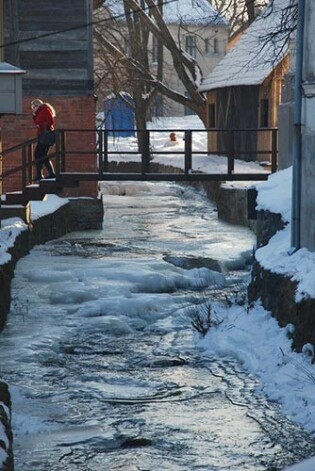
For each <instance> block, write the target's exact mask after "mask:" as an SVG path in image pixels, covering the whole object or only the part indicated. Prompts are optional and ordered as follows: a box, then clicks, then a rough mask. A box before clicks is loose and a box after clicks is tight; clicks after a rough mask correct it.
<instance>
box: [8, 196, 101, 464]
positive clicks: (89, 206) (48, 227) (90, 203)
mask: <svg viewBox="0 0 315 471" xmlns="http://www.w3.org/2000/svg"><path fill="white" fill-rule="evenodd" d="M103 216H104V207H103V201H102V199H101V198H100V199H93V198H79V199H70V201H69V203H68V204H65V205H64V206H61V207H60V208H59V209H58V210H57V211H55V212H54V213H52V214H49V215H47V216H44V217H41V218H40V219H37V220H35V221H34V222H33V223H32V225H31V226H29V228H28V229H27V230H25V231H23V232H21V234H20V235H19V236H18V237H17V238H16V240H15V243H14V246H13V247H12V248H10V249H9V253H10V254H11V260H10V261H9V262H8V263H6V264H4V265H1V266H0V330H2V329H3V327H4V326H5V322H6V319H7V314H8V312H9V309H10V303H11V280H12V278H13V276H14V268H15V265H16V263H17V261H18V260H19V259H20V258H21V257H24V256H25V255H26V254H27V253H28V252H29V251H30V250H31V249H32V248H33V247H34V246H35V245H37V244H44V243H45V242H47V241H49V240H53V239H56V238H58V237H61V236H62V235H64V234H66V233H69V232H73V231H77V230H80V231H81V230H86V229H101V228H102V225H103ZM1 403H3V404H4V406H2V405H1ZM10 411H11V400H10V395H9V391H8V387H7V385H6V384H5V383H3V382H1V381H0V426H1V424H2V425H3V427H4V430H5V433H6V435H7V437H8V442H9V446H7V445H6V444H5V443H4V442H2V441H1V440H0V447H2V448H3V449H4V450H5V451H6V452H7V453H8V459H7V461H6V463H5V465H4V467H2V470H1V471H14V463H13V461H14V460H13V455H12V432H11V418H10V414H11V412H10Z"/></svg>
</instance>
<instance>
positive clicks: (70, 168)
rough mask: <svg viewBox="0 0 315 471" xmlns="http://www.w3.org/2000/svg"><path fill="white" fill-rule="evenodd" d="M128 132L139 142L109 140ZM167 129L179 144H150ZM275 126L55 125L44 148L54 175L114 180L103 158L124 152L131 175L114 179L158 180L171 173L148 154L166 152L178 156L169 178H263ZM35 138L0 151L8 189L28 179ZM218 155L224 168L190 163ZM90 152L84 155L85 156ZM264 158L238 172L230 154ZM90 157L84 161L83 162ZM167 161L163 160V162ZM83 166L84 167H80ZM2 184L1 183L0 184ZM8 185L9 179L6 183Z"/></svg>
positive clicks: (271, 158)
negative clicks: (157, 169)
mask: <svg viewBox="0 0 315 471" xmlns="http://www.w3.org/2000/svg"><path fill="white" fill-rule="evenodd" d="M131 131H132V132H134V134H135V137H134V141H135V142H137V141H138V142H139V143H140V148H139V146H137V145H134V148H133V149H131V148H129V149H128V148H119V146H117V145H114V144H115V143H116V144H117V142H119V143H122V142H124V138H123V136H121V137H119V138H117V133H118V132H119V134H120V135H121V134H122V135H123V134H124V133H128V134H130V132H131ZM171 132H175V133H176V134H177V135H178V136H179V139H180V140H181V146H177V147H175V146H174V147H172V148H171V149H170V148H168V149H165V148H163V146H161V145H159V146H157V145H156V136H157V135H159V136H161V135H164V136H165V139H167V138H168V136H169V134H170V133H171ZM201 133H206V137H207V139H204V142H206V143H207V144H206V145H205V148H204V149H200V147H199V146H197V145H196V142H197V140H198V139H197V138H200V136H201V135H202V134H201ZM277 135H278V129H277V128H257V129H228V130H226V129H148V130H130V129H120V130H117V129H58V130H57V140H56V145H55V147H54V148H52V150H51V151H50V153H49V158H50V159H53V163H54V166H55V171H56V174H57V177H58V178H61V181H62V176H63V174H65V173H67V174H69V173H72V174H73V175H77V178H78V179H80V178H81V179H83V180H88V179H90V180H114V179H115V178H118V177H117V174H111V173H110V172H109V164H110V162H112V161H117V160H119V159H120V157H119V156H121V155H125V156H128V157H129V158H131V159H130V160H131V161H136V162H138V166H137V171H136V172H135V173H133V174H132V175H130V174H126V175H125V176H124V175H121V174H120V175H119V179H120V180H122V179H126V180H127V179H128V178H131V177H132V179H134V180H135V179H137V178H139V179H141V180H144V179H148V180H150V179H155V180H163V179H166V178H167V179H168V180H170V179H171V178H172V174H167V175H165V174H160V175H159V176H157V175H155V177H154V176H153V175H152V174H153V173H154V172H153V171H152V160H153V157H156V156H163V155H165V156H166V157H167V156H169V155H175V156H182V165H181V169H180V171H179V174H178V172H177V175H176V178H175V174H174V180H177V181H178V180H180V179H182V180H183V181H184V180H195V181H196V180H222V181H225V180H253V181H254V180H263V179H267V177H268V175H269V173H270V172H275V171H276V170H277V155H278V148H277ZM35 144H36V139H31V140H28V141H26V142H24V143H22V144H18V145H16V146H14V147H11V148H9V149H5V150H3V152H2V156H3V166H2V168H3V172H2V175H1V178H2V181H3V183H4V185H5V183H6V181H7V180H8V179H10V181H12V182H13V181H14V188H13V189H12V188H11V189H10V191H17V190H23V189H24V188H25V186H26V185H28V184H30V183H31V182H32V180H33V168H34V159H33V154H34V147H35ZM200 155H204V156H212V155H217V156H222V157H225V159H226V160H225V161H226V172H224V173H221V174H217V173H215V171H214V172H213V173H206V174H205V173H204V172H202V171H200V170H199V171H197V170H195V169H194V159H195V157H196V156H200ZM12 156H13V158H12ZM86 156H90V157H89V159H85V157H86ZM236 159H239V160H246V161H255V160H256V161H264V162H265V163H268V166H269V169H270V170H269V171H266V170H263V169H262V171H261V172H257V173H248V174H247V173H244V174H238V173H236V172H235V160H236ZM85 161H86V162H87V161H89V162H90V163H89V164H87V165H86V166H84V165H82V164H83V163H84V162H85ZM167 164H168V162H167V163H166V165H167ZM82 168H84V170H82ZM5 186H6V185H5ZM10 186H11V187H12V185H10Z"/></svg>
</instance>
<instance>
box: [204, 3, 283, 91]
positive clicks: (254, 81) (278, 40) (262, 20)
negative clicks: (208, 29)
mask: <svg viewBox="0 0 315 471" xmlns="http://www.w3.org/2000/svg"><path fill="white" fill-rule="evenodd" d="M290 3H291V0H273V2H271V3H270V5H269V6H268V7H267V8H266V9H265V10H264V12H263V13H262V14H261V15H260V16H258V17H257V18H256V19H255V21H254V22H253V23H252V24H251V25H250V26H249V27H248V29H247V31H246V32H245V33H244V34H243V35H242V37H241V38H240V39H239V41H238V42H237V43H236V44H235V46H234V47H233V48H232V49H231V50H230V51H229V52H228V53H227V54H226V55H225V56H224V57H223V59H222V60H221V61H220V62H219V63H218V64H217V66H216V67H215V68H214V69H213V71H212V72H211V73H210V74H209V75H208V77H206V78H205V80H204V81H203V83H202V84H201V86H200V87H199V91H201V92H203V91H209V90H214V89H216V88H224V87H231V86H242V85H260V84H261V83H263V81H264V80H265V79H266V78H267V77H268V75H269V74H270V73H271V72H272V70H273V69H274V68H275V67H276V66H277V65H278V64H279V63H280V62H281V61H282V59H283V58H284V56H285V55H286V54H287V53H288V41H287V39H288V32H285V31H281V22H283V16H284V15H285V17H286V18H290V16H289V14H288V10H287V7H288V6H289V5H290ZM275 33H276V35H275ZM270 38H273V39H270Z"/></svg>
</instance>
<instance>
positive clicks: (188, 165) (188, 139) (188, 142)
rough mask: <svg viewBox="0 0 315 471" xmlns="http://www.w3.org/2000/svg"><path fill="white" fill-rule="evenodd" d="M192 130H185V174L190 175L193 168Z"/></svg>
mask: <svg viewBox="0 0 315 471" xmlns="http://www.w3.org/2000/svg"><path fill="white" fill-rule="evenodd" d="M191 154H192V132H191V131H190V130H187V131H185V175H189V174H190V173H191V170H192V157H191Z"/></svg>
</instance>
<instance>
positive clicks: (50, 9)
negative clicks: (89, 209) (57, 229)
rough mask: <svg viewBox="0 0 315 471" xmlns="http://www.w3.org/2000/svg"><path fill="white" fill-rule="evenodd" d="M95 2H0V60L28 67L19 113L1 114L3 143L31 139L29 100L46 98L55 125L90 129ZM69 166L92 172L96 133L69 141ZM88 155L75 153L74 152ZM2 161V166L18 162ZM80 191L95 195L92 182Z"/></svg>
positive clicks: (8, 185) (7, 185) (11, 185)
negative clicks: (84, 152)
mask: <svg viewBox="0 0 315 471" xmlns="http://www.w3.org/2000/svg"><path fill="white" fill-rule="evenodd" d="M99 3H100V2H99V1H96V0H94V2H93V1H92V0H54V1H53V2H52V1H49V0H42V1H41V2H40V3H38V2H33V1H31V0H5V1H1V0H0V9H1V10H2V11H1V12H0V31H2V38H0V42H2V44H3V47H2V60H4V61H5V62H8V63H10V64H12V65H15V66H18V67H20V68H21V69H24V70H25V71H26V74H25V76H24V78H23V113H22V114H21V115H17V116H12V115H11V116H2V117H1V120H0V124H1V128H2V147H3V149H7V148H10V147H12V146H14V145H17V144H20V143H22V142H24V141H25V140H27V139H31V138H33V137H35V135H36V134H35V128H34V125H33V120H32V113H31V108H30V102H31V101H32V100H33V99H34V98H40V99H41V100H43V101H44V102H49V103H51V105H52V106H53V107H54V108H55V110H56V114H57V121H56V125H57V128H63V129H67V128H68V129H69V128H76V129H94V128H95V96H94V82H93V75H94V74H93V49H92V48H93V41H92V13H93V7H94V8H95V7H97V6H99ZM68 145H69V146H70V145H71V146H72V147H73V151H74V154H73V159H72V160H73V161H72V164H73V169H74V170H76V171H83V170H84V169H86V170H90V171H95V168H96V157H95V133H88V132H86V133H83V134H79V135H76V136H75V137H74V138H73V142H69V143H68ZM82 148H84V150H88V151H91V154H88V155H84V159H82V158H80V155H75V151H76V150H80V149H82ZM14 160H15V159H14V158H13V159H12V157H11V156H10V161H7V160H6V159H4V162H3V170H4V171H5V170H7V169H9V168H12V167H14V165H16V164H17V163H18V162H15V161H14ZM16 184H17V182H15V181H14V177H11V178H10V179H8V180H6V181H5V182H4V191H11V190H15V189H17V188H16ZM77 193H78V195H79V194H80V195H83V194H85V195H91V196H95V195H96V194H97V185H96V183H92V182H89V183H84V184H82V185H80V190H77Z"/></svg>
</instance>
